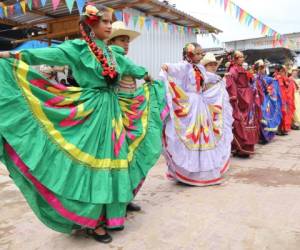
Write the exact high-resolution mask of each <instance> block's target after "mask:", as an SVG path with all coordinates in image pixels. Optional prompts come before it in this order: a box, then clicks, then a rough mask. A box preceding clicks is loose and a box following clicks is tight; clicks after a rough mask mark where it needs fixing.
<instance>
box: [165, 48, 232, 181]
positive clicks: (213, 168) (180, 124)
mask: <svg viewBox="0 0 300 250" xmlns="http://www.w3.org/2000/svg"><path fill="white" fill-rule="evenodd" d="M202 54H203V52H202V49H201V47H200V45H199V44H197V43H189V44H187V45H186V46H185V47H184V49H183V61H182V62H179V63H177V64H165V65H163V67H162V69H163V70H162V71H161V77H162V79H163V80H164V81H165V83H166V85H167V88H168V94H167V100H168V105H169V108H170V116H169V117H168V120H167V122H166V125H165V129H164V139H163V140H164V155H165V158H166V161H167V165H168V173H167V176H168V177H169V178H170V179H172V180H176V181H179V182H182V183H186V184H189V185H195V186H206V185H215V184H220V183H221V181H222V175H223V174H224V173H225V172H226V170H227V169H228V167H229V159H230V148H231V147H230V145H231V141H232V128H231V125H232V108H231V106H230V103H229V98H228V94H227V92H226V88H225V83H224V82H223V81H222V79H221V78H220V77H219V76H217V75H216V74H215V73H210V72H209V73H207V72H206V71H205V68H204V67H203V66H202V65H201V64H200V61H201V59H202ZM203 62H204V64H205V65H207V67H208V66H209V65H210V64H211V63H213V64H215V61H211V59H210V58H207V59H205V60H204V61H203ZM213 67H214V70H213V71H214V72H215V70H216V68H217V67H215V66H213Z"/></svg>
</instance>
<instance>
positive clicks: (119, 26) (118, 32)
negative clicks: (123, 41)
mask: <svg viewBox="0 0 300 250" xmlns="http://www.w3.org/2000/svg"><path fill="white" fill-rule="evenodd" d="M140 34H141V33H139V32H137V31H134V30H130V29H127V28H126V26H125V24H124V23H123V22H121V21H116V22H114V23H113V24H112V32H111V35H110V37H109V38H108V40H111V39H113V38H115V37H118V36H128V37H129V40H130V42H132V41H133V40H134V39H135V38H137V37H138V36H139V35H140Z"/></svg>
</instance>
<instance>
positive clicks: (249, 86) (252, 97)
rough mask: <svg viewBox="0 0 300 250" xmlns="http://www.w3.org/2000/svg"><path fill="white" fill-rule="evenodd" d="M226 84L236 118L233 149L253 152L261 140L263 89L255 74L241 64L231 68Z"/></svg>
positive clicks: (239, 152)
mask: <svg viewBox="0 0 300 250" xmlns="http://www.w3.org/2000/svg"><path fill="white" fill-rule="evenodd" d="M226 85H227V91H228V94H229V96H230V102H231V105H232V108H233V118H234V123H233V134H234V140H233V144H232V149H233V151H234V152H236V153H237V154H239V155H250V154H253V153H254V145H255V144H256V143H258V140H259V121H260V119H261V104H262V102H263V92H262V89H261V87H260V86H256V83H255V81H254V80H253V75H251V74H250V73H249V72H247V71H245V70H244V68H242V67H241V66H239V65H233V66H232V67H231V68H230V70H229V74H228V75H227V76H226Z"/></svg>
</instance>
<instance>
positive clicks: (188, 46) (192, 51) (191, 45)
mask: <svg viewBox="0 0 300 250" xmlns="http://www.w3.org/2000/svg"><path fill="white" fill-rule="evenodd" d="M195 49H196V48H195V46H194V45H193V44H191V43H189V44H188V45H187V47H186V51H187V52H188V53H194V51H195Z"/></svg>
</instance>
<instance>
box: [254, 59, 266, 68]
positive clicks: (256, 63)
mask: <svg viewBox="0 0 300 250" xmlns="http://www.w3.org/2000/svg"><path fill="white" fill-rule="evenodd" d="M254 64H255V65H257V66H258V67H262V66H265V62H264V60H263V59H259V60H257V61H256V62H255V63H254Z"/></svg>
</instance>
